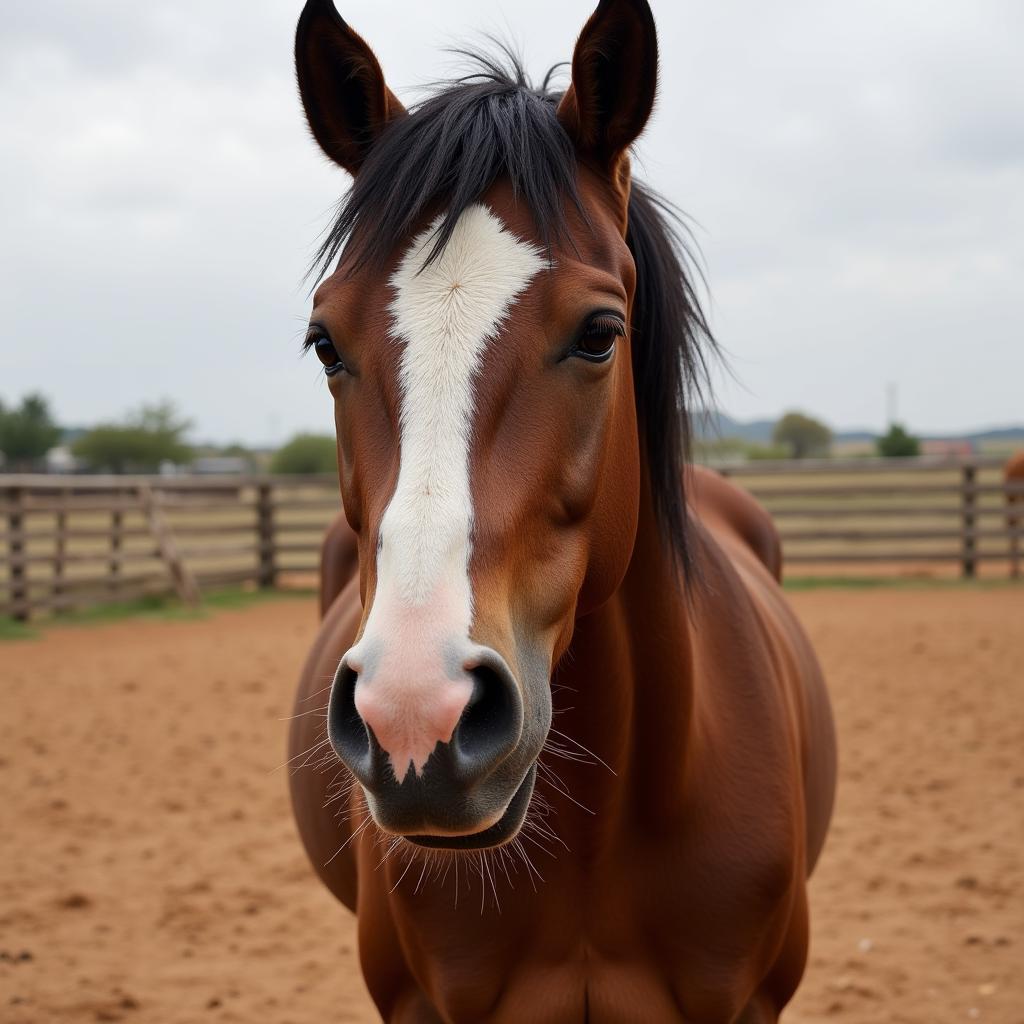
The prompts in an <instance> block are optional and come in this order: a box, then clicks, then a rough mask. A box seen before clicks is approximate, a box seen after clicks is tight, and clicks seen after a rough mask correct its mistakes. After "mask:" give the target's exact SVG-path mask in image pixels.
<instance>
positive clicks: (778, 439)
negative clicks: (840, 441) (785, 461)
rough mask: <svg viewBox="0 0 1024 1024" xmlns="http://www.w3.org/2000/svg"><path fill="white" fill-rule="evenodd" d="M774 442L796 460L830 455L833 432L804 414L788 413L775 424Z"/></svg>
mask: <svg viewBox="0 0 1024 1024" xmlns="http://www.w3.org/2000/svg"><path fill="white" fill-rule="evenodd" d="M772 442H773V443H774V444H776V445H778V446H780V447H783V448H785V449H786V453H787V455H788V456H789V457H791V458H794V459H806V458H810V457H811V456H814V455H828V451H829V448H830V447H831V445H832V431H831V430H829V428H828V427H827V426H825V424H824V423H822V422H821V421H820V420H816V419H814V418H813V417H811V416H807V415H805V414H804V413H802V412H787V413H786V415H785V416H783V417H782V419H780V420H779V422H778V423H776V424H775V429H774V430H773V431H772Z"/></svg>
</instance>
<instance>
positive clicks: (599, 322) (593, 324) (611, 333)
mask: <svg viewBox="0 0 1024 1024" xmlns="http://www.w3.org/2000/svg"><path fill="white" fill-rule="evenodd" d="M625 334H626V325H625V324H624V323H623V322H622V320H621V319H620V318H619V317H617V316H614V315H611V314H602V315H599V316H595V317H592V318H591V319H590V320H588V321H587V325H586V327H584V328H583V332H582V333H581V334H580V336H579V338H577V340H576V344H575V346H574V347H573V350H572V354H573V355H575V356H579V357H580V358H582V359H586V360H587V361H588V362H591V363H603V362H604V361H605V360H606V359H610V358H611V355H612V353H613V352H614V351H615V341H616V339H617V338H621V337H624V336H625Z"/></svg>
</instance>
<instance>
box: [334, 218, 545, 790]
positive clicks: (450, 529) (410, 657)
mask: <svg viewBox="0 0 1024 1024" xmlns="http://www.w3.org/2000/svg"><path fill="white" fill-rule="evenodd" d="M438 223H439V222H435V223H434V224H433V225H431V226H430V227H429V228H427V229H426V230H425V231H424V232H423V233H422V234H420V235H419V236H417V238H416V239H415V240H414V241H413V243H412V244H411V246H410V247H409V249H408V251H407V252H406V254H405V256H404V257H403V259H402V261H401V263H400V264H399V266H398V268H397V270H396V271H395V273H394V275H393V277H392V279H391V285H392V287H393V288H394V291H395V298H394V301H393V302H392V304H391V313H392V315H393V324H394V327H393V330H394V335H395V338H396V339H397V340H398V341H399V342H400V343H401V344H402V355H401V362H400V369H399V379H400V384H401V414H400V427H401V461H400V467H399V473H398V482H397V484H396V486H395V492H394V494H393V495H392V498H391V501H390V503H389V504H388V507H387V509H386V511H385V513H384V516H383V519H382V521H381V527H380V542H379V547H378V551H377V588H376V592H375V594H374V600H373V607H372V609H371V611H370V616H369V619H368V620H367V624H366V629H365V631H364V633H363V636H362V638H361V639H360V642H359V643H358V644H357V645H356V647H354V648H353V649H352V650H351V651H350V652H349V655H348V658H349V664H350V665H351V666H352V668H353V669H355V671H357V672H358V673H360V675H359V679H358V682H357V686H356V706H357V707H358V708H359V710H360V713H361V714H363V717H364V719H365V720H367V722H368V723H369V724H371V726H374V722H377V723H379V725H377V726H376V727H375V733H377V739H378V741H379V742H380V744H381V746H382V747H383V748H384V749H385V750H387V751H388V753H389V755H390V757H391V762H392V766H393V767H394V769H395V772H396V775H397V776H398V778H399V779H402V778H404V776H405V773H406V771H407V769H408V765H409V762H410V761H411V762H412V763H413V765H414V768H415V770H419V769H421V768H422V767H423V764H424V762H425V761H426V760H427V758H428V757H429V756H430V753H431V751H432V750H433V748H434V746H435V744H436V743H437V742H438V741H441V742H447V741H448V740H449V739H451V734H452V731H453V730H454V728H455V725H456V724H457V722H458V717H459V715H460V714H461V711H462V708H463V707H464V706H465V702H466V700H468V697H469V694H470V693H471V692H472V683H471V681H470V680H469V678H468V677H467V676H465V674H464V673H461V662H462V661H463V660H464V659H465V657H466V656H467V655H468V654H469V653H470V652H471V650H472V645H471V643H470V641H469V628H470V623H471V620H472V614H473V595H472V592H471V588H470V583H469V556H470V534H471V530H472V524H473V496H472V494H471V492H470V484H469V462H470V438H471V435H472V419H473V411H474V404H475V403H474V377H475V374H476V371H477V369H478V367H479V365H480V361H481V357H482V355H483V352H484V350H485V348H486V346H487V343H488V342H489V341H490V340H492V339H493V338H494V337H495V335H496V334H497V332H498V330H499V328H500V326H501V324H502V322H503V320H504V319H505V318H506V317H507V315H508V313H509V311H510V309H511V307H512V303H513V301H514V300H515V298H516V296H517V295H519V293H520V292H522V291H523V289H525V288H526V286H527V285H528V284H529V282H530V279H531V278H532V277H533V276H534V274H536V273H537V271H538V270H539V269H540V268H541V267H542V266H543V258H542V256H541V254H540V252H539V251H538V250H537V249H536V248H534V247H533V246H531V245H529V244H527V243H526V242H523V241H521V240H520V239H518V238H516V236H515V235H513V234H512V233H511V232H509V231H508V230H506V229H505V227H504V225H503V224H502V222H501V221H500V220H499V219H498V218H497V217H496V216H494V214H493V213H491V212H490V210H488V209H487V208H486V207H485V206H482V205H475V206H471V207H470V208H469V209H467V210H466V211H465V212H464V213H463V214H462V216H461V217H460V218H459V220H458V222H457V224H456V226H455V230H454V232H453V233H452V236H451V239H450V240H449V241H448V243H447V245H445V247H444V249H443V251H442V252H441V253H440V255H439V256H438V257H437V259H435V260H434V262H432V263H431V264H430V265H429V266H427V265H425V261H426V257H427V255H428V254H429V252H430V249H431V246H432V242H433V237H434V234H435V231H436V229H437V226H438ZM455 662H458V664H455ZM364 675H365V677H364ZM364 709H365V710H364Z"/></svg>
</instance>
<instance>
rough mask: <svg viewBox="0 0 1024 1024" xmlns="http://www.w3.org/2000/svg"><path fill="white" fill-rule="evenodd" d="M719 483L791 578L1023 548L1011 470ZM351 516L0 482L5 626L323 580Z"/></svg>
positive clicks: (844, 466)
mask: <svg viewBox="0 0 1024 1024" xmlns="http://www.w3.org/2000/svg"><path fill="white" fill-rule="evenodd" d="M717 468H719V469H720V470H721V471H722V472H724V473H726V474H727V475H729V476H732V477H735V478H736V479H737V480H738V481H739V482H740V483H742V484H743V485H744V486H746V487H748V488H749V489H750V490H751V491H753V493H754V494H755V495H756V496H757V497H758V498H759V499H760V500H761V501H762V502H763V503H764V504H765V505H766V506H767V507H768V508H769V510H770V511H771V512H772V514H773V516H774V518H775V520H776V522H777V524H778V526H779V528H780V531H781V533H782V536H783V542H784V545H785V558H786V564H787V566H788V567H789V571H790V572H804V571H817V572H821V571H834V570H835V569H836V568H837V567H844V566H850V565H851V564H854V563H856V564H857V565H859V566H861V567H865V566H869V567H870V568H871V571H872V572H873V573H876V574H877V573H881V572H892V571H906V568H907V566H919V567H922V568H923V569H925V570H927V571H931V570H933V569H935V570H938V571H941V570H942V569H943V567H944V568H945V570H946V571H947V572H948V571H958V572H959V573H960V574H962V575H964V576H968V577H970V576H973V575H975V574H976V573H977V572H978V571H979V568H980V567H981V566H982V565H983V564H985V565H987V566H988V567H989V568H990V569H994V570H995V571H999V572H1005V571H1006V569H1007V567H1012V565H1013V563H1014V560H1015V557H1016V556H1015V552H1016V551H1017V550H1018V548H1019V547H1020V541H1021V538H1022V537H1024V522H1018V523H1017V524H1016V526H1012V525H1011V524H1010V520H1009V518H1008V516H1007V498H1008V497H1009V496H1010V494H1011V493H1012V494H1014V495H1018V496H1019V498H1020V501H1021V502H1022V505H1021V511H1022V513H1024V487H1022V486H1021V485H1017V486H1016V487H1015V488H1013V489H1012V490H1008V489H1007V488H1005V487H1004V485H1003V481H1002V461H1001V460H998V459H981V458H975V459H967V460H955V461H950V460H935V459H906V460H889V461H883V460H879V461H874V460H851V461H838V460H835V461H833V460H826V461H814V462H811V461H803V462H785V463H767V462H757V463H746V464H742V465H722V466H718V467H717ZM339 507H340V501H339V498H338V491H337V482H336V480H335V479H334V478H332V477H271V476H260V477H110V476H107V477H102V476H98V477H86V476H41V475H8V476H2V475H0V616H12V617H14V618H17V619H22V620H24V619H28V618H29V617H30V616H32V615H35V614H37V613H42V612H53V611H61V610H65V609H69V608H76V607H82V606H87V605H94V604H102V603H109V602H115V601H123V600H130V599H134V598H138V597H140V596H142V595H146V594H151V593H169V592H173V591H176V592H177V593H178V594H179V595H181V597H182V598H183V599H184V600H186V601H190V602H194V601H196V600H197V599H198V597H199V594H200V593H201V591H202V589H203V588H204V587H210V586H220V585H226V584H251V585H255V586H260V587H273V586H276V585H278V584H279V583H281V582H282V581H284V582H287V580H288V579H289V578H295V575H296V574H301V575H302V576H303V577H304V578H305V579H307V580H310V579H312V578H313V575H314V574H315V573H316V571H317V569H318V558H319V546H320V541H321V538H322V536H323V531H324V528H325V527H326V525H327V524H328V523H329V522H330V520H331V519H332V518H333V516H334V515H335V514H336V513H337V511H338V510H339ZM1021 519H1022V520H1024V514H1022V516H1021Z"/></svg>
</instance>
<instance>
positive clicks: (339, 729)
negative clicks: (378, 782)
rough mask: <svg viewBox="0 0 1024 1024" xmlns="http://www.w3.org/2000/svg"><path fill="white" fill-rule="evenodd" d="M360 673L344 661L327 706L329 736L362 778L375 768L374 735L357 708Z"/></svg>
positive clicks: (336, 750)
mask: <svg viewBox="0 0 1024 1024" xmlns="http://www.w3.org/2000/svg"><path fill="white" fill-rule="evenodd" d="M358 678H359V677H358V674H357V673H356V672H355V670H354V669H352V668H350V667H349V666H348V665H347V664H345V663H344V662H342V664H341V665H340V666H339V668H338V673H337V675H336V676H335V677H334V685H333V686H332V687H331V698H330V701H329V706H328V708H327V736H328V738H329V739H330V741H331V746H332V747H333V748H334V750H335V753H337V755H338V756H339V757H340V758H341V759H342V761H344V762H345V764H346V765H347V766H348V768H349V769H351V771H352V773H353V774H354V775H355V776H356V777H357V778H359V779H360V781H362V779H363V777H364V776H367V777H368V776H369V774H370V772H371V770H372V763H371V762H372V752H371V750H370V735H369V732H368V731H367V728H366V725H365V724H364V723H363V719H362V718H361V717H360V714H359V712H358V711H357V710H356V680H357V679H358Z"/></svg>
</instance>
